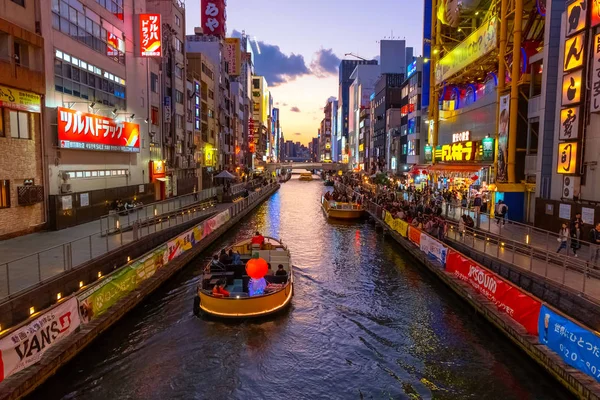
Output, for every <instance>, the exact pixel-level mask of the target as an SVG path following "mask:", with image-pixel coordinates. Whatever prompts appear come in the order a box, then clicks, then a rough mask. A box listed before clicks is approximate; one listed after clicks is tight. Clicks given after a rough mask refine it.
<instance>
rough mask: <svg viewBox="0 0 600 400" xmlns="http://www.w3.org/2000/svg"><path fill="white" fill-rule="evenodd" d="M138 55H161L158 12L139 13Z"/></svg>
mask: <svg viewBox="0 0 600 400" xmlns="http://www.w3.org/2000/svg"><path fill="white" fill-rule="evenodd" d="M138 34H139V38H140V39H139V40H140V55H141V56H142V57H162V42H161V28H160V14H140V20H139V33H138Z"/></svg>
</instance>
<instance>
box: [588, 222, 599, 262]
mask: <svg viewBox="0 0 600 400" xmlns="http://www.w3.org/2000/svg"><path fill="white" fill-rule="evenodd" d="M589 235H590V236H589V240H590V243H591V245H590V262H591V263H592V264H594V267H595V266H596V262H597V261H598V256H600V222H599V223H597V224H596V227H595V228H593V229H592V230H591V231H590V233H589Z"/></svg>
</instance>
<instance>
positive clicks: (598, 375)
mask: <svg viewBox="0 0 600 400" xmlns="http://www.w3.org/2000/svg"><path fill="white" fill-rule="evenodd" d="M538 328H539V340H540V343H541V344H544V345H546V346H548V348H550V350H552V351H553V352H555V353H556V354H558V355H559V356H560V357H561V358H562V359H563V361H564V362H566V363H567V364H569V365H570V366H572V367H573V368H577V369H578V370H580V371H581V372H584V373H586V374H588V375H590V376H593V377H594V379H596V381H598V382H600V337H598V336H597V335H596V334H594V333H593V332H592V331H590V330H588V329H586V328H583V327H582V326H580V325H578V324H576V323H574V322H572V321H570V320H569V319H567V318H565V317H563V316H561V315H559V314H557V313H555V312H554V311H552V310H551V309H549V308H548V307H546V306H542V308H541V311H540V317H539V327H538Z"/></svg>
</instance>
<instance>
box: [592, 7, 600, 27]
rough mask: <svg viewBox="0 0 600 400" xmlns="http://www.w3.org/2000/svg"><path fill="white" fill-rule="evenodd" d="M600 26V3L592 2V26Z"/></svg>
mask: <svg viewBox="0 0 600 400" xmlns="http://www.w3.org/2000/svg"><path fill="white" fill-rule="evenodd" d="M598 24H600V3H598V2H597V1H592V23H591V26H592V27H594V26H596V25H598Z"/></svg>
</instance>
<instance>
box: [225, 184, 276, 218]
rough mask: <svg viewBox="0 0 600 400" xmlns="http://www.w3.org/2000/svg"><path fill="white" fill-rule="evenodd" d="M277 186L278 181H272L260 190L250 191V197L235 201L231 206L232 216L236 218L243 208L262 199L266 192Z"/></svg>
mask: <svg viewBox="0 0 600 400" xmlns="http://www.w3.org/2000/svg"><path fill="white" fill-rule="evenodd" d="M276 186H277V184H276V183H270V184H269V185H267V186H263V187H262V188H261V190H260V191H258V192H250V194H249V195H248V197H246V198H243V199H241V200H238V201H236V202H235V203H233V204H232V205H231V206H229V213H230V216H231V218H234V217H235V216H237V215H238V214H239V213H241V212H242V211H243V210H245V209H246V208H247V207H248V206H250V205H251V204H254V203H255V202H257V201H259V200H261V199H262V197H263V196H264V195H265V192H267V191H270V190H271V189H273V188H275V187H276Z"/></svg>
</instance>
